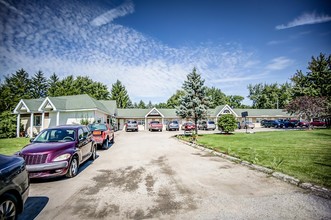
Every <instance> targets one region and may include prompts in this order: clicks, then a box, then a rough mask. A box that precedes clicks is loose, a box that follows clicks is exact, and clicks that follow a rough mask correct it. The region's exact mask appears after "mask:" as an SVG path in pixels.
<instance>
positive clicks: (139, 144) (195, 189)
mask: <svg viewBox="0 0 331 220" xmlns="http://www.w3.org/2000/svg"><path fill="white" fill-rule="evenodd" d="M175 133H177V132H166V131H163V132H148V131H140V132H123V131H120V132H117V133H116V136H115V144H114V145H113V146H112V147H110V148H109V149H108V150H105V151H98V154H99V157H98V158H97V159H96V160H95V161H94V162H92V163H91V162H88V163H86V164H84V166H83V167H82V169H81V170H80V173H79V175H78V176H77V177H75V178H73V179H66V178H60V179H56V180H47V181H34V182H33V183H32V184H31V190H30V197H29V199H28V201H27V204H26V209H25V212H24V213H23V215H21V216H20V219H33V218H36V219H66V218H70V219H146V218H152V219H330V218H331V201H330V200H327V199H324V198H321V197H318V196H315V195H313V194H311V193H310V192H309V191H306V190H303V189H301V188H298V187H295V186H292V185H290V184H288V183H284V182H282V181H280V180H278V179H275V178H273V177H269V176H268V175H267V174H264V173H260V172H257V171H255V170H251V169H249V168H247V167H244V166H241V165H238V164H235V163H233V162H230V161H227V160H225V159H222V158H219V157H216V156H213V155H210V154H208V153H205V152H203V151H200V150H198V149H194V148H191V147H189V146H187V145H185V144H182V143H180V142H178V141H177V140H176V139H174V138H172V137H171V136H172V135H174V134H175Z"/></svg>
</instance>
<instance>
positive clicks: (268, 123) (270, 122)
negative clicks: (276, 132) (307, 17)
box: [263, 120, 275, 128]
mask: <svg viewBox="0 0 331 220" xmlns="http://www.w3.org/2000/svg"><path fill="white" fill-rule="evenodd" d="M274 121H275V120H267V121H265V122H264V123H263V126H264V127H265V128H270V127H273V124H274Z"/></svg>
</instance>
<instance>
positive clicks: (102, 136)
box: [88, 123, 114, 149]
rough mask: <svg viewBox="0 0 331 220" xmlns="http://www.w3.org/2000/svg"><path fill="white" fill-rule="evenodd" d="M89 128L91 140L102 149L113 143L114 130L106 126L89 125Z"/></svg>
mask: <svg viewBox="0 0 331 220" xmlns="http://www.w3.org/2000/svg"><path fill="white" fill-rule="evenodd" d="M88 127H89V128H90V130H91V132H92V135H93V140H94V142H95V143H96V144H97V145H100V146H102V148H103V149H107V148H108V147H109V144H113V143H114V130H113V129H111V127H110V126H109V125H108V124H98V123H95V124H90V125H88Z"/></svg>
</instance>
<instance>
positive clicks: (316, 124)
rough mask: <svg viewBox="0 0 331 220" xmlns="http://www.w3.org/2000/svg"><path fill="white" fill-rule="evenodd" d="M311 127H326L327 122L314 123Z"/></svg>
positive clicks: (311, 123)
mask: <svg viewBox="0 0 331 220" xmlns="http://www.w3.org/2000/svg"><path fill="white" fill-rule="evenodd" d="M310 125H311V126H314V127H322V126H325V122H324V121H312V122H310Z"/></svg>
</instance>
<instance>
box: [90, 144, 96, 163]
mask: <svg viewBox="0 0 331 220" xmlns="http://www.w3.org/2000/svg"><path fill="white" fill-rule="evenodd" d="M90 159H91V160H95V159H97V145H93V147H92V155H91V158H90Z"/></svg>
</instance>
